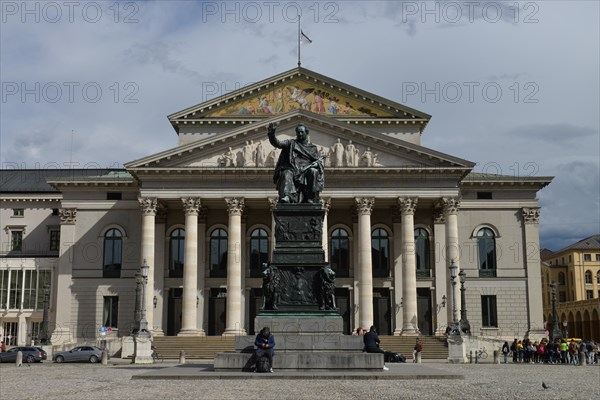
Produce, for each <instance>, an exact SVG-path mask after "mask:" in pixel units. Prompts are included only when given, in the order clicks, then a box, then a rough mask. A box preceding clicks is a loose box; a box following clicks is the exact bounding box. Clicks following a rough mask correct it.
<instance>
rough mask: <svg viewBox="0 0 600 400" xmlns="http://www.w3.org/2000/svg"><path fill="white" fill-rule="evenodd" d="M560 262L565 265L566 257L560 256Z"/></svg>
mask: <svg viewBox="0 0 600 400" xmlns="http://www.w3.org/2000/svg"><path fill="white" fill-rule="evenodd" d="M560 264H561V265H565V258H564V257H561V258H560Z"/></svg>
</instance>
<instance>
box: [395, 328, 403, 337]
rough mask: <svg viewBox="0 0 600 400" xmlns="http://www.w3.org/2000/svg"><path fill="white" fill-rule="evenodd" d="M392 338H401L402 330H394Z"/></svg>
mask: <svg viewBox="0 0 600 400" xmlns="http://www.w3.org/2000/svg"><path fill="white" fill-rule="evenodd" d="M394 336H402V329H394Z"/></svg>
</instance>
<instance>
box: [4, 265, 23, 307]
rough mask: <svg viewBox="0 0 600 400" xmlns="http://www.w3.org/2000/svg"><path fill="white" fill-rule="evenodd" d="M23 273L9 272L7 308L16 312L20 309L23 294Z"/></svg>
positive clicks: (17, 271) (19, 271)
mask: <svg viewBox="0 0 600 400" xmlns="http://www.w3.org/2000/svg"><path fill="white" fill-rule="evenodd" d="M22 287H23V271H22V270H11V271H10V286H9V288H10V289H9V296H10V298H9V300H8V308H10V309H13V310H18V309H20V308H21V298H22V295H23V292H22V291H21V290H22Z"/></svg>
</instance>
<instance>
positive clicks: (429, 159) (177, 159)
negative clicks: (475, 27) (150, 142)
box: [125, 110, 474, 170]
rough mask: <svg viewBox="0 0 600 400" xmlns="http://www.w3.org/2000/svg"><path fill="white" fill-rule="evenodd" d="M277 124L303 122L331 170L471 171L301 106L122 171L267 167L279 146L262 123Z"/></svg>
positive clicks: (288, 134) (288, 126) (280, 127)
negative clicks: (269, 138) (275, 144)
mask: <svg viewBox="0 0 600 400" xmlns="http://www.w3.org/2000/svg"><path fill="white" fill-rule="evenodd" d="M270 123H273V124H275V125H276V126H277V137H278V138H279V139H286V138H293V137H294V136H295V127H296V125H297V124H298V123H303V124H304V125H306V126H307V127H308V128H309V130H310V138H311V141H312V143H313V144H315V145H316V146H317V148H318V149H319V152H320V153H321V154H322V155H326V156H327V159H326V167H328V168H333V169H369V168H378V169H390V168H391V169H394V168H413V169H414V168H442V169H445V168H449V169H471V168H472V167H473V165H474V164H473V163H471V162H469V161H466V160H463V159H460V158H457V157H453V156H450V155H447V154H444V153H440V152H437V151H435V150H431V149H428V148H425V147H423V146H419V145H416V144H412V143H408V142H405V141H403V140H399V139H396V138H393V137H389V136H387V135H384V134H380V133H374V132H372V131H369V130H366V129H361V128H358V127H356V126H354V125H350V124H348V123H344V122H340V121H338V120H336V119H334V118H330V117H326V116H322V115H319V114H316V113H313V112H309V111H304V110H294V111H290V112H288V113H285V114H282V115H277V116H272V117H271V118H268V119H265V120H262V121H257V122H254V123H252V124H248V125H244V126H241V127H239V128H235V129H232V130H230V131H227V132H223V133H220V134H219V135H214V136H211V137H209V138H206V139H203V140H198V141H195V142H192V143H188V144H185V145H182V146H178V147H176V148H173V149H170V150H167V151H164V152H161V153H158V154H155V155H152V156H148V157H144V158H142V159H140V160H136V161H132V162H130V163H128V164H126V165H125V167H126V168H127V169H133V170H135V169H142V170H143V169H153V170H159V169H211V170H219V169H239V170H248V169H253V170H267V169H272V168H273V167H274V164H275V161H276V160H277V158H278V155H279V150H278V149H275V148H274V147H273V146H272V145H271V144H270V143H269V140H268V138H267V126H268V125H269V124H270Z"/></svg>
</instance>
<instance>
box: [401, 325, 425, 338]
mask: <svg viewBox="0 0 600 400" xmlns="http://www.w3.org/2000/svg"><path fill="white" fill-rule="evenodd" d="M400 335H401V336H419V335H421V331H419V328H415V327H414V326H410V327H405V328H402V332H401V333H400Z"/></svg>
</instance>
